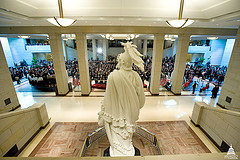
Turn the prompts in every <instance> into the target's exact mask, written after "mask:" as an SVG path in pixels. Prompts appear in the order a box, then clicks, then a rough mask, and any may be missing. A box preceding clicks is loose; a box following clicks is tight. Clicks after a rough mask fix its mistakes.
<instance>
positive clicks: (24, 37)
mask: <svg viewBox="0 0 240 160" xmlns="http://www.w3.org/2000/svg"><path fill="white" fill-rule="evenodd" d="M18 38H23V39H28V38H30V36H24V35H22V36H18Z"/></svg>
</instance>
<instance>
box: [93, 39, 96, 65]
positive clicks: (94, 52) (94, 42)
mask: <svg viewBox="0 0 240 160" xmlns="http://www.w3.org/2000/svg"><path fill="white" fill-rule="evenodd" d="M92 52H93V60H97V47H96V39H92Z"/></svg>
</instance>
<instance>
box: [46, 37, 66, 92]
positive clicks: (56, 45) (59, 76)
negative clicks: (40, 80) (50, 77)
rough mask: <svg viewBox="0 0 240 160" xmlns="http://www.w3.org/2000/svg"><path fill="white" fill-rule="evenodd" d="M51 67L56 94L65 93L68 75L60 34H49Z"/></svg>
mask: <svg viewBox="0 0 240 160" xmlns="http://www.w3.org/2000/svg"><path fill="white" fill-rule="evenodd" d="M49 39H50V47H51V53H52V57H53V67H54V71H55V76H56V81H57V89H58V95H66V94H67V93H68V91H69V89H68V76H67V72H66V67H65V61H64V54H63V46H62V37H61V34H49Z"/></svg>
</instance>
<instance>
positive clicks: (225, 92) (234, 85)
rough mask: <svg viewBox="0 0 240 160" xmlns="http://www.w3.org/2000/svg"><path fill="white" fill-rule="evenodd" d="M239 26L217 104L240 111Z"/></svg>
mask: <svg viewBox="0 0 240 160" xmlns="http://www.w3.org/2000/svg"><path fill="white" fill-rule="evenodd" d="M239 62H240V27H239V28H238V32H237V35H236V40H235V43H234V46H233V50H232V54H231V58H230V61H229V64H228V69H227V72H226V75H225V78H224V82H223V85H222V89H221V93H220V96H219V99H218V104H219V105H220V106H222V107H224V108H227V109H229V110H233V111H238V112H239V111H240V88H239V83H240V69H239Z"/></svg>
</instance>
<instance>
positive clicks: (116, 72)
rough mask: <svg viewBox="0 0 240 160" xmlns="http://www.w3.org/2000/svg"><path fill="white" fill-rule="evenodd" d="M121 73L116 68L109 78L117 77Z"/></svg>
mask: <svg viewBox="0 0 240 160" xmlns="http://www.w3.org/2000/svg"><path fill="white" fill-rule="evenodd" d="M118 74H119V70H117V69H115V70H113V71H112V72H111V73H110V74H109V76H108V77H109V78H110V77H111V78H112V77H116V76H117V75H118Z"/></svg>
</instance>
